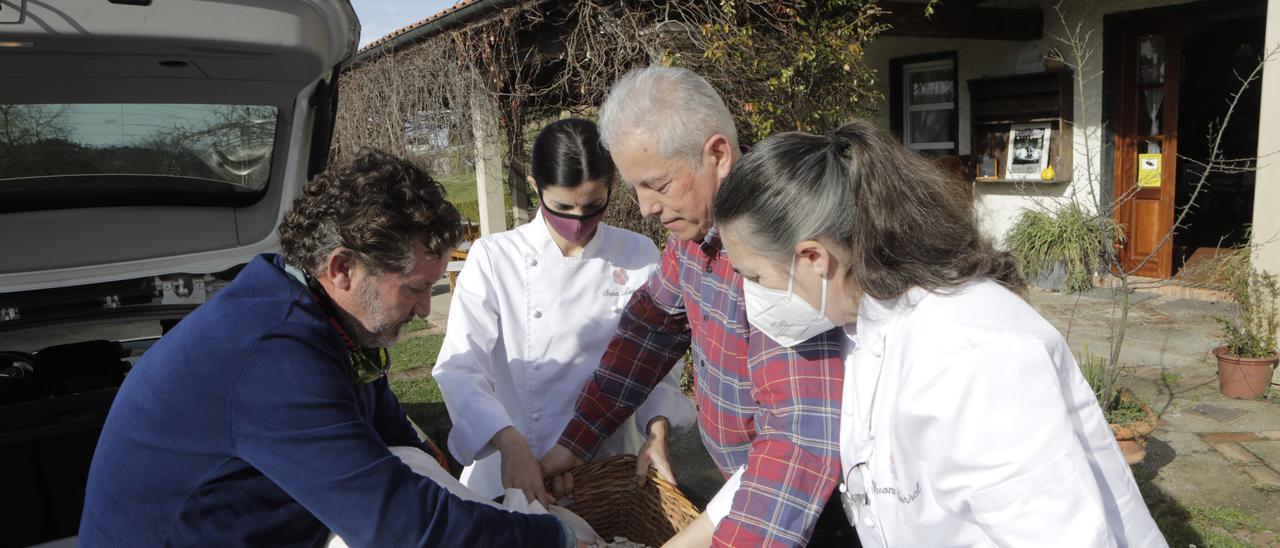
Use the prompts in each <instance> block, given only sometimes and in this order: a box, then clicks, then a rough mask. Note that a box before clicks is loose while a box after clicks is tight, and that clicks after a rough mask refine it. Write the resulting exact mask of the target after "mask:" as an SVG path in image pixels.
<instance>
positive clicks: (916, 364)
mask: <svg viewBox="0 0 1280 548" xmlns="http://www.w3.org/2000/svg"><path fill="white" fill-rule="evenodd" d="M852 327H853V326H846V333H847V334H848V335H849V337H848V340H847V341H846V343H847V346H846V362H845V382H844V387H845V388H844V390H845V391H844V395H843V398H842V415H841V423H840V454H841V470H842V473H843V475H844V479H843V481H842V482H841V484H840V487H839V488H840V490H841V491H842V492H843V493H844V496H845V497H846V504H845V508H846V512H847V513H850V514H851V515H850V517H851V519H852V521H853V522H854V525H855V527H856V528H857V531H858V536H859V537H860V538H861V540H862V545H863V546H868V547H873V546H1073V547H1074V546H1134V547H1136V546H1144V547H1145V546H1167V544H1166V543H1165V541H1164V539H1163V537H1161V535H1160V531H1159V530H1158V529H1157V528H1156V525H1155V522H1154V521H1153V520H1152V519H1151V515H1150V513H1149V512H1148V511H1147V507H1146V505H1145V504H1144V503H1143V500H1142V495H1141V494H1140V493H1139V492H1138V486H1137V484H1136V483H1135V482H1134V479H1133V474H1132V473H1131V471H1130V470H1129V467H1128V466H1127V465H1126V464H1125V462H1124V458H1123V456H1122V454H1121V452H1120V448H1119V446H1118V445H1117V444H1116V441H1115V437H1114V436H1113V435H1112V432H1111V429H1110V427H1109V426H1108V425H1107V421H1106V419H1105V418H1104V417H1103V414H1102V410H1101V408H1100V407H1099V406H1098V403H1097V399H1096V398H1095V397H1094V395H1093V392H1092V390H1090V388H1089V385H1088V383H1087V382H1086V381H1085V380H1084V377H1083V376H1082V375H1081V374H1080V370H1079V368H1078V366H1077V365H1076V361H1075V359H1074V358H1073V357H1072V355H1071V350H1070V348H1068V347H1067V344H1066V341H1065V340H1063V338H1062V336H1061V335H1060V334H1059V333H1058V331H1057V330H1056V329H1055V328H1054V327H1053V326H1052V325H1050V324H1049V323H1048V322H1046V321H1045V320H1044V318H1042V317H1041V316H1040V315H1039V314H1038V313H1037V312H1036V311H1035V310H1034V309H1032V308H1031V306H1030V305H1028V304H1027V303H1026V301H1024V300H1022V299H1021V298H1019V297H1018V296H1017V295H1015V294H1013V293H1012V292H1010V291H1008V290H1006V289H1005V288H1003V287H1001V286H1000V285H998V284H996V283H995V282H993V281H990V280H984V281H981V282H976V283H973V284H969V285H967V286H965V287H963V288H960V289H958V290H952V291H951V292H949V293H944V294H937V293H928V292H925V291H923V290H920V289H915V290H912V291H911V292H909V293H908V294H907V295H906V296H904V297H902V298H900V299H898V300H896V301H879V300H876V299H873V298H869V297H868V298H864V299H863V301H862V303H861V305H860V308H859V313H858V320H857V322H856V328H852ZM851 328H852V329H851ZM854 493H866V494H867V496H868V499H867V500H868V503H866V504H860V503H858V502H854V501H850V500H849V498H850V497H849V495H851V494H854ZM851 510H852V511H851Z"/></svg>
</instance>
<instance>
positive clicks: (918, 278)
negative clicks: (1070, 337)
mask: <svg viewBox="0 0 1280 548" xmlns="http://www.w3.org/2000/svg"><path fill="white" fill-rule="evenodd" d="M715 219H716V221H717V222H718V223H719V224H720V226H722V227H723V226H733V227H734V230H735V231H737V230H741V232H738V234H740V237H741V238H743V239H745V240H746V241H747V242H746V245H748V246H750V247H752V248H753V249H756V250H758V251H757V252H758V253H760V254H761V255H762V256H764V257H766V258H769V259H771V260H774V261H776V262H784V261H785V262H788V263H789V262H790V260H791V257H792V256H793V255H794V254H795V251H794V247H795V245H796V244H797V243H799V242H802V241H804V240H810V239H818V238H830V239H831V240H834V241H835V242H836V243H837V244H838V245H841V246H843V247H844V248H845V249H846V250H847V251H848V252H849V255H850V257H851V258H850V261H849V262H850V264H848V265H846V266H845V268H846V270H845V272H844V273H843V275H844V276H845V277H846V278H847V279H849V280H850V281H852V282H853V283H854V284H856V285H857V287H859V288H861V289H862V291H864V292H865V293H867V294H868V295H871V296H873V297H876V298H879V299H891V298H896V297H898V296H900V295H902V294H903V293H905V292H906V291H907V290H908V289H911V288H912V287H922V288H924V289H927V290H930V291H933V290H941V289H947V288H951V287H955V286H959V285H961V284H964V283H966V282H968V281H970V280H973V279H977V278H983V277H990V278H992V279H994V280H996V281H997V282H999V283H1001V284H1003V285H1004V286H1006V287H1008V288H1010V289H1013V290H1015V291H1020V290H1021V289H1022V288H1023V285H1024V283H1023V280H1022V277H1021V275H1020V274H1019V273H1018V269H1017V266H1016V264H1015V262H1014V259H1013V257H1012V256H1011V255H1010V254H1009V253H1008V252H1003V251H997V250H996V249H995V248H994V247H993V246H992V244H991V242H990V240H989V239H987V238H985V237H983V236H982V235H981V234H980V233H979V232H978V227H977V224H976V223H975V222H974V219H973V206H972V203H971V201H970V199H969V197H968V195H967V194H966V193H965V191H964V188H963V186H962V184H961V183H960V182H959V181H957V180H955V179H954V178H953V177H951V176H950V175H949V174H948V173H946V172H944V171H942V170H941V169H939V168H938V167H937V166H935V165H933V164H932V163H931V162H929V161H928V160H926V159H925V158H923V157H921V156H920V155H919V154H916V153H915V152H912V151H910V150H908V149H907V148H906V147H904V146H903V145H902V143H900V142H899V141H898V140H897V138H896V137H894V136H893V135H891V134H889V133H888V132H886V131H884V130H882V129H879V128H876V127H875V126H873V125H871V124H870V123H868V122H864V121H858V122H853V123H850V124H846V125H844V126H841V127H840V128H839V129H836V130H835V131H832V132H829V133H827V134H826V135H811V134H808V133H800V132H791V133H782V134H778V135H774V136H772V137H769V138H768V139H765V140H764V141H761V142H760V143H759V144H758V145H756V146H755V147H754V148H752V149H751V151H750V152H748V153H747V154H746V155H744V156H743V157H742V159H741V160H739V161H738V163H737V165H736V166H734V168H733V171H732V172H730V174H729V177H728V178H727V179H725V181H724V183H723V184H722V185H721V186H720V190H719V191H718V192H717V193H716V203H715Z"/></svg>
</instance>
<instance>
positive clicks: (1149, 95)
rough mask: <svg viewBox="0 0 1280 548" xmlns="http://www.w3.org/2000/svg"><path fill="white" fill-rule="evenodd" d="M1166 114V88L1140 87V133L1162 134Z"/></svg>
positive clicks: (1138, 131) (1138, 129) (1138, 130)
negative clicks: (1162, 121) (1161, 122)
mask: <svg viewBox="0 0 1280 548" xmlns="http://www.w3.org/2000/svg"><path fill="white" fill-rule="evenodd" d="M1163 115H1164V88H1163V87H1158V88H1145V89H1143V88H1139V89H1138V127H1137V128H1136V130H1137V133H1138V135H1160V131H1161V129H1162V128H1161V126H1160V119H1161V117H1162V116H1163Z"/></svg>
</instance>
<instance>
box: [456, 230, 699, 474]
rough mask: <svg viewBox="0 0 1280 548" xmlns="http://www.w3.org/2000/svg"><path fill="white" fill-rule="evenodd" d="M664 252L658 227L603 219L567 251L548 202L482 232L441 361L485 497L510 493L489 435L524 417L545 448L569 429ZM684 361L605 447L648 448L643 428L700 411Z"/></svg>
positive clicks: (461, 456) (529, 433)
mask: <svg viewBox="0 0 1280 548" xmlns="http://www.w3.org/2000/svg"><path fill="white" fill-rule="evenodd" d="M657 260H658V249H657V247H655V246H654V245H653V242H651V241H649V239H648V238H645V237H644V236H641V235H639V234H636V233H634V232H631V231H627V230H622V229H619V228H615V227H611V226H608V225H605V224H603V223H602V224H600V225H599V228H597V229H596V234H595V236H594V237H592V239H591V241H590V242H588V243H587V245H586V246H585V247H584V248H583V250H582V254H581V256H579V257H565V256H563V254H562V253H561V251H560V248H559V246H557V245H556V243H555V241H554V240H552V239H551V232H550V229H549V228H548V227H547V225H546V223H545V222H544V221H543V219H542V212H541V211H539V213H538V215H537V216H536V217H535V218H534V219H533V221H532V222H530V223H528V224H526V225H523V226H520V227H518V228H516V229H514V230H510V231H507V232H503V233H500V234H494V235H491V236H488V237H485V238H481V239H479V240H477V241H476V242H475V244H474V245H473V246H472V247H471V249H470V251H469V252H468V254H467V261H466V264H465V265H464V266H463V268H462V272H461V273H460V274H459V275H458V280H457V284H456V286H455V287H454V293H453V300H452V301H451V303H450V305H449V322H448V325H447V326H446V330H445V340H444V345H443V346H442V347H441V349H440V355H439V358H438V359H437V361H436V365H435V368H434V369H433V370H432V374H433V376H434V377H435V379H436V382H438V383H439V385H440V391H441V393H442V394H443V395H444V401H445V405H446V407H447V408H448V411H449V418H450V419H452V421H453V429H452V430H451V431H450V432H449V442H448V447H449V451H450V452H451V453H453V456H454V458H456V459H457V460H458V462H461V463H463V464H466V465H468V466H467V467H466V469H465V470H464V471H463V473H462V478H461V479H462V482H463V483H464V484H465V485H466V486H467V487H469V488H471V489H472V490H473V491H475V492H476V493H479V494H480V495H481V496H485V497H495V496H498V495H500V494H502V492H503V488H502V478H501V474H502V465H501V463H502V461H501V454H499V453H498V452H497V451H495V448H494V447H493V446H492V445H490V444H489V440H490V438H492V437H493V435H494V434H495V433H497V432H498V431H499V430H501V429H503V428H506V427H507V426H514V427H515V428H516V429H517V430H519V431H520V432H521V433H522V434H524V437H525V439H527V440H528V442H529V447H530V449H532V451H533V455H534V457H535V458H541V457H542V455H543V454H545V453H546V452H547V451H548V450H550V449H551V448H552V447H553V446H554V445H555V444H556V442H557V441H559V439H560V434H561V432H562V431H563V430H564V427H565V426H566V425H567V424H568V423H569V419H570V418H572V416H573V412H574V404H575V402H576V400H577V396H578V393H579V392H580V391H581V390H582V387H583V385H584V384H585V383H586V381H587V379H588V378H589V377H590V376H591V375H592V373H594V372H595V371H596V369H597V368H598V367H599V365H600V358H601V356H602V355H603V354H604V350H605V347H606V346H607V345H608V343H609V340H610V339H611V338H612V337H613V335H614V332H615V331H616V329H617V326H618V319H619V318H620V317H621V312H622V310H623V309H624V308H625V307H626V304H627V301H628V300H629V299H630V298H631V294H632V293H634V292H635V291H636V290H637V289H639V288H640V287H641V286H642V285H643V284H644V283H645V282H646V280H647V279H648V278H649V275H650V274H651V273H652V272H653V271H654V269H655V267H656V262H657ZM680 369H681V368H679V367H673V368H672V369H671V373H670V374H669V375H668V376H667V377H666V378H665V379H664V380H663V381H662V382H661V383H660V384H659V385H658V386H657V387H655V388H654V389H653V392H651V393H650V395H649V398H648V400H646V401H645V403H644V404H643V405H641V406H640V407H639V408H638V409H637V410H636V413H635V415H634V417H633V418H632V419H628V421H627V422H625V423H623V424H622V425H621V426H620V427H619V428H618V431H617V432H615V433H614V435H613V436H611V437H609V438H608V439H607V440H606V441H605V442H604V444H603V445H602V446H601V449H600V451H598V452H597V454H596V458H604V457H607V456H612V455H615V454H619V453H623V452H626V453H635V452H636V451H638V450H639V449H640V446H641V445H642V444H643V440H644V437H643V434H642V431H641V430H640V429H641V428H642V427H643V426H645V425H647V424H648V423H649V421H650V420H651V419H652V418H654V417H657V416H665V417H667V419H668V420H669V421H670V422H671V425H672V426H673V427H674V426H683V425H687V424H690V423H692V421H693V418H694V415H695V411H694V409H693V403H692V402H691V401H690V400H689V398H687V397H685V396H684V395H683V394H682V393H681V392H680V388H679V378H680Z"/></svg>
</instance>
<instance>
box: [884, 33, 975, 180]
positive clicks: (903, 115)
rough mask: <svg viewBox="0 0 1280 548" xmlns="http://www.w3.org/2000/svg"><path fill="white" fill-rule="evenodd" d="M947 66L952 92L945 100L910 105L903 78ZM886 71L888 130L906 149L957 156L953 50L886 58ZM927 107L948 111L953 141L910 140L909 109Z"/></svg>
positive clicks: (956, 68) (955, 60)
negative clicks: (916, 141)
mask: <svg viewBox="0 0 1280 548" xmlns="http://www.w3.org/2000/svg"><path fill="white" fill-rule="evenodd" d="M948 65H950V67H951V69H952V72H951V82H952V89H953V90H954V93H952V96H951V102H949V103H929V104H925V105H911V102H910V100H909V98H908V95H909V94H910V92H911V90H910V86H908V85H907V79H908V78H909V77H910V76H911V74H913V73H916V72H920V71H924V70H936V69H938V68H945V67H946V66H948ZM889 72H890V90H889V97H890V118H889V122H890V129H892V130H893V132H894V133H896V134H897V135H898V138H899V139H901V140H902V144H903V145H905V146H906V147H907V148H909V149H911V150H914V151H916V152H921V153H929V152H938V151H941V152H943V155H944V156H949V155H957V154H959V153H960V61H959V56H958V55H957V52H956V51H954V50H952V51H944V52H937V53H928V54H924V55H913V56H909V57H898V58H894V59H891V60H890V61H889ZM929 110H951V112H952V115H951V119H950V123H951V134H952V135H954V136H955V140H954V141H940V142H921V143H912V142H911V140H910V138H911V137H910V128H909V122H910V115H911V113H912V112H922V111H929Z"/></svg>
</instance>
